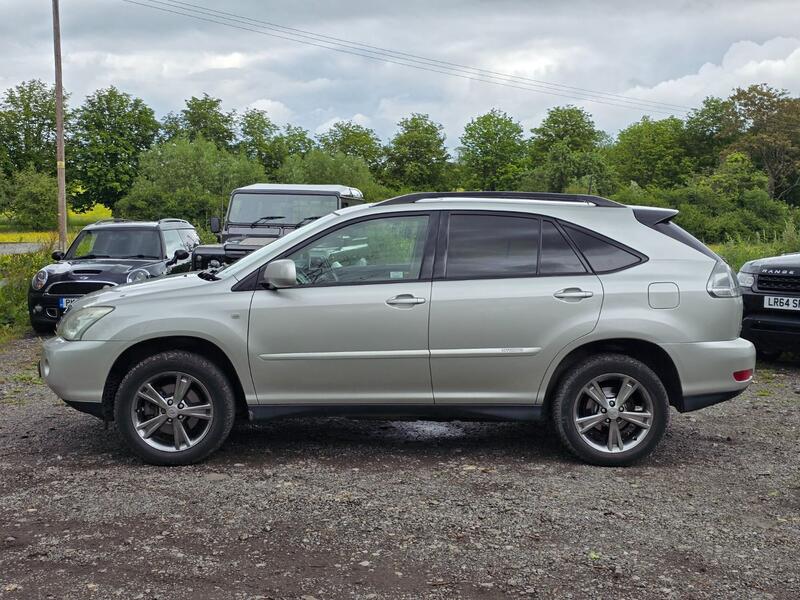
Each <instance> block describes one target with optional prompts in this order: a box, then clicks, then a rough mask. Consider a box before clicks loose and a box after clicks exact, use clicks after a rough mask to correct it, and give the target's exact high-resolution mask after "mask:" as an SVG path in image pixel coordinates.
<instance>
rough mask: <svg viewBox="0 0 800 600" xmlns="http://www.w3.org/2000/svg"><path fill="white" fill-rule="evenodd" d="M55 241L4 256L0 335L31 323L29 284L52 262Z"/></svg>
mask: <svg viewBox="0 0 800 600" xmlns="http://www.w3.org/2000/svg"><path fill="white" fill-rule="evenodd" d="M52 249H53V245H52V244H50V245H47V246H45V247H43V248H42V249H41V250H39V251H38V252H32V253H30V254H6V255H2V256H0V282H2V283H0V339H1V338H5V337H8V336H9V335H16V334H18V333H20V332H22V331H23V330H24V329H25V328H27V326H28V287H29V286H30V282H31V278H32V277H33V276H34V275H35V274H36V271H38V270H39V269H41V268H42V267H43V266H45V265H46V264H48V263H50V262H52V261H51V260H50V253H51V252H52Z"/></svg>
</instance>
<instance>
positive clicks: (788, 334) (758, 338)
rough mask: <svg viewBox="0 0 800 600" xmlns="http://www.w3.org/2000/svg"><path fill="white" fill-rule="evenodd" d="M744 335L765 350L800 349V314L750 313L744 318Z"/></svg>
mask: <svg viewBox="0 0 800 600" xmlns="http://www.w3.org/2000/svg"><path fill="white" fill-rule="evenodd" d="M742 337H743V338H746V339H748V340H750V341H751V342H753V343H754V344H755V345H756V346H757V347H758V348H760V349H764V350H786V351H796V350H800V314H797V315H795V314H792V313H789V314H785V315H784V314H775V313H769V312H757V313H752V314H749V315H747V316H745V318H744V319H743V320H742Z"/></svg>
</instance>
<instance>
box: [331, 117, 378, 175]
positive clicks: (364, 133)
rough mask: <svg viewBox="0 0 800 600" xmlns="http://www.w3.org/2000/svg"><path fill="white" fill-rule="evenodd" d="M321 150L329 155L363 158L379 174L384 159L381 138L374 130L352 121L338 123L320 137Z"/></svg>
mask: <svg viewBox="0 0 800 600" xmlns="http://www.w3.org/2000/svg"><path fill="white" fill-rule="evenodd" d="M317 139H318V140H319V145H320V148H322V149H323V150H324V151H325V152H327V153H329V154H336V153H341V154H345V155H347V156H357V157H359V158H361V159H362V160H363V161H364V162H365V163H367V166H369V168H370V169H371V170H372V171H373V172H377V170H378V168H379V167H380V165H381V160H382V158H383V146H382V145H381V140H380V138H379V137H378V136H377V135H376V134H375V132H374V131H373V130H372V129H369V128H367V127H363V126H361V125H358V124H357V123H353V122H351V121H337V122H336V123H334V124H333V125H331V127H330V129H328V131H326V132H325V133H323V134H322V135H320V136H318V138H317Z"/></svg>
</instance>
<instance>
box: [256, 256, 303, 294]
mask: <svg viewBox="0 0 800 600" xmlns="http://www.w3.org/2000/svg"><path fill="white" fill-rule="evenodd" d="M261 283H262V284H264V285H266V286H267V287H268V288H270V289H272V290H279V289H281V288H288V287H294V286H295V285H297V268H296V267H295V264H294V261H293V260H290V259H288V258H284V259H282V260H273V261H272V262H271V263H269V264H268V265H267V268H266V269H264V274H263V275H262V277H261Z"/></svg>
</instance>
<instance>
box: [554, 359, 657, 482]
mask: <svg viewBox="0 0 800 600" xmlns="http://www.w3.org/2000/svg"><path fill="white" fill-rule="evenodd" d="M552 418H553V421H554V424H555V427H556V430H557V431H558V434H559V437H560V438H561V441H562V442H563V443H564V445H565V446H566V447H567V448H568V449H569V450H570V451H571V452H572V453H573V454H575V455H576V456H577V457H579V458H581V459H583V460H585V461H586V462H589V463H592V464H596V465H603V466H626V465H629V464H631V463H634V462H636V461H637V460H640V459H641V458H644V457H645V456H647V455H649V454H650V453H651V452H652V451H653V450H654V449H655V447H656V446H657V445H658V443H659V442H660V441H661V439H662V438H663V437H664V433H665V432H666V430H667V426H668V424H669V418H670V413H669V399H668V396H667V391H666V389H665V388H664V384H663V383H662V382H661V380H660V379H659V377H658V375H656V374H655V373H654V372H653V370H652V369H650V367H648V366H647V365H645V364H644V363H642V362H641V361H638V360H636V359H634V358H631V357H630V356H626V355H623V354H601V355H599V356H595V357H593V358H591V359H589V360H588V361H586V362H585V363H583V364H580V365H579V366H577V367H576V368H575V369H574V370H573V371H572V372H571V373H569V374H568V375H567V376H566V378H565V379H564V380H563V381H562V382H561V385H560V388H559V390H558V392H557V394H556V397H555V399H554V401H553V406H552Z"/></svg>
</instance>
